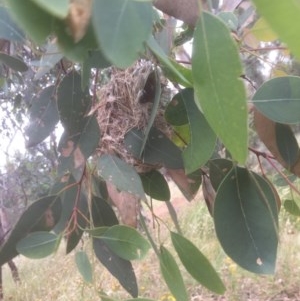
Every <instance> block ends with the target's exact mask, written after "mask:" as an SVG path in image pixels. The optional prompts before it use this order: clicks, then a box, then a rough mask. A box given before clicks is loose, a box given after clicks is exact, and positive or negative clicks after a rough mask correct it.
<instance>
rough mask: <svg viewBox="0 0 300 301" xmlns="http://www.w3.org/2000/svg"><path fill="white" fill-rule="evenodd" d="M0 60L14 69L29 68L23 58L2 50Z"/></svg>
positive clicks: (22, 70)
mask: <svg viewBox="0 0 300 301" xmlns="http://www.w3.org/2000/svg"><path fill="white" fill-rule="evenodd" d="M0 62H2V63H4V64H5V65H7V67H9V68H11V69H13V70H14V71H19V72H26V71H27V70H28V66H27V65H26V64H25V63H24V61H23V60H22V59H19V58H17V57H14V56H11V55H8V54H6V53H4V52H0Z"/></svg>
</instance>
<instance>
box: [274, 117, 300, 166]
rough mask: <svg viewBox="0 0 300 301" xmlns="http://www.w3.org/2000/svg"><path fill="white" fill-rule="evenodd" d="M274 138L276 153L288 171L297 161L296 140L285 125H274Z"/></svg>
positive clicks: (297, 147)
mask: <svg viewBox="0 0 300 301" xmlns="http://www.w3.org/2000/svg"><path fill="white" fill-rule="evenodd" d="M275 136H276V143H277V147H278V151H279V153H280V155H281V157H282V158H283V160H284V161H285V162H286V164H287V166H289V168H288V169H290V167H291V166H293V165H294V164H295V163H296V162H297V161H298V159H299V145H298V142H297V139H296V137H295V135H294V133H293V131H292V129H291V127H290V126H289V125H287V124H281V123H276V124H275Z"/></svg>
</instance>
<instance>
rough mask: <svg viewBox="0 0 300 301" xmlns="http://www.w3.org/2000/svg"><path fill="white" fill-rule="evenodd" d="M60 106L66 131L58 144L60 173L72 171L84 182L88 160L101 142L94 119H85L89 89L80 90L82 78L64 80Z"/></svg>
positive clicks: (58, 97) (58, 104) (61, 88)
mask: <svg viewBox="0 0 300 301" xmlns="http://www.w3.org/2000/svg"><path fill="white" fill-rule="evenodd" d="M57 106H58V111H59V115H60V120H61V123H62V125H63V127H64V129H65V132H64V134H63V135H62V137H61V140H60V142H59V146H58V150H59V152H60V153H61V156H60V166H59V172H60V173H61V174H63V173H65V172H66V171H71V172H72V174H73V176H74V178H75V179H76V180H77V181H79V180H80V179H81V176H82V173H83V170H84V167H85V163H86V160H87V159H88V158H89V156H90V155H91V154H92V153H93V152H94V150H95V149H96V147H97V146H98V143H99V140H100V129H99V125H98V122H97V119H96V117H95V116H94V115H92V116H86V114H87V113H88V111H89V109H90V106H91V99H90V95H89V91H88V89H86V90H85V91H82V90H81V77H80V75H79V74H78V73H77V72H71V73H69V74H68V75H66V76H65V77H64V79H63V80H62V82H61V84H60V86H59V87H58V91H57Z"/></svg>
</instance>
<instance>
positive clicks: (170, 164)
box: [124, 128, 183, 169]
mask: <svg viewBox="0 0 300 301" xmlns="http://www.w3.org/2000/svg"><path fill="white" fill-rule="evenodd" d="M143 139H144V134H143V132H142V131H140V130H139V129H137V128H133V129H131V130H130V131H129V132H128V133H126V135H125V138H124V143H125V146H126V148H127V149H128V150H129V151H130V152H131V153H132V154H133V155H134V156H135V157H136V158H139V155H140V149H141V147H142V141H143ZM141 161H142V162H143V163H146V164H151V165H163V166H165V167H167V168H173V169H179V168H183V160H182V156H181V150H180V149H179V148H178V147H177V146H176V145H175V144H174V143H173V142H172V141H171V140H169V139H168V138H167V137H166V136H165V134H164V133H162V132H161V131H160V130H158V129H156V128H152V129H151V131H150V133H149V136H148V140H147V143H146V145H145V149H144V152H143V154H142V156H141Z"/></svg>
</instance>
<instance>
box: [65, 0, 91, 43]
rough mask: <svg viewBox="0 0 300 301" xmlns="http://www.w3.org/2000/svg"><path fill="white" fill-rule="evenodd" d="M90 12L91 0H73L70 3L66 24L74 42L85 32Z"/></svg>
mask: <svg viewBox="0 0 300 301" xmlns="http://www.w3.org/2000/svg"><path fill="white" fill-rule="evenodd" d="M91 13H92V0H73V1H72V2H71V3H70V8H69V14H68V17H67V24H68V26H69V29H70V31H71V35H72V37H73V39H74V42H75V43H77V42H79V41H80V40H81V39H82V38H83V37H84V35H85V34H86V31H87V27H88V25H89V23H90V19H91Z"/></svg>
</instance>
